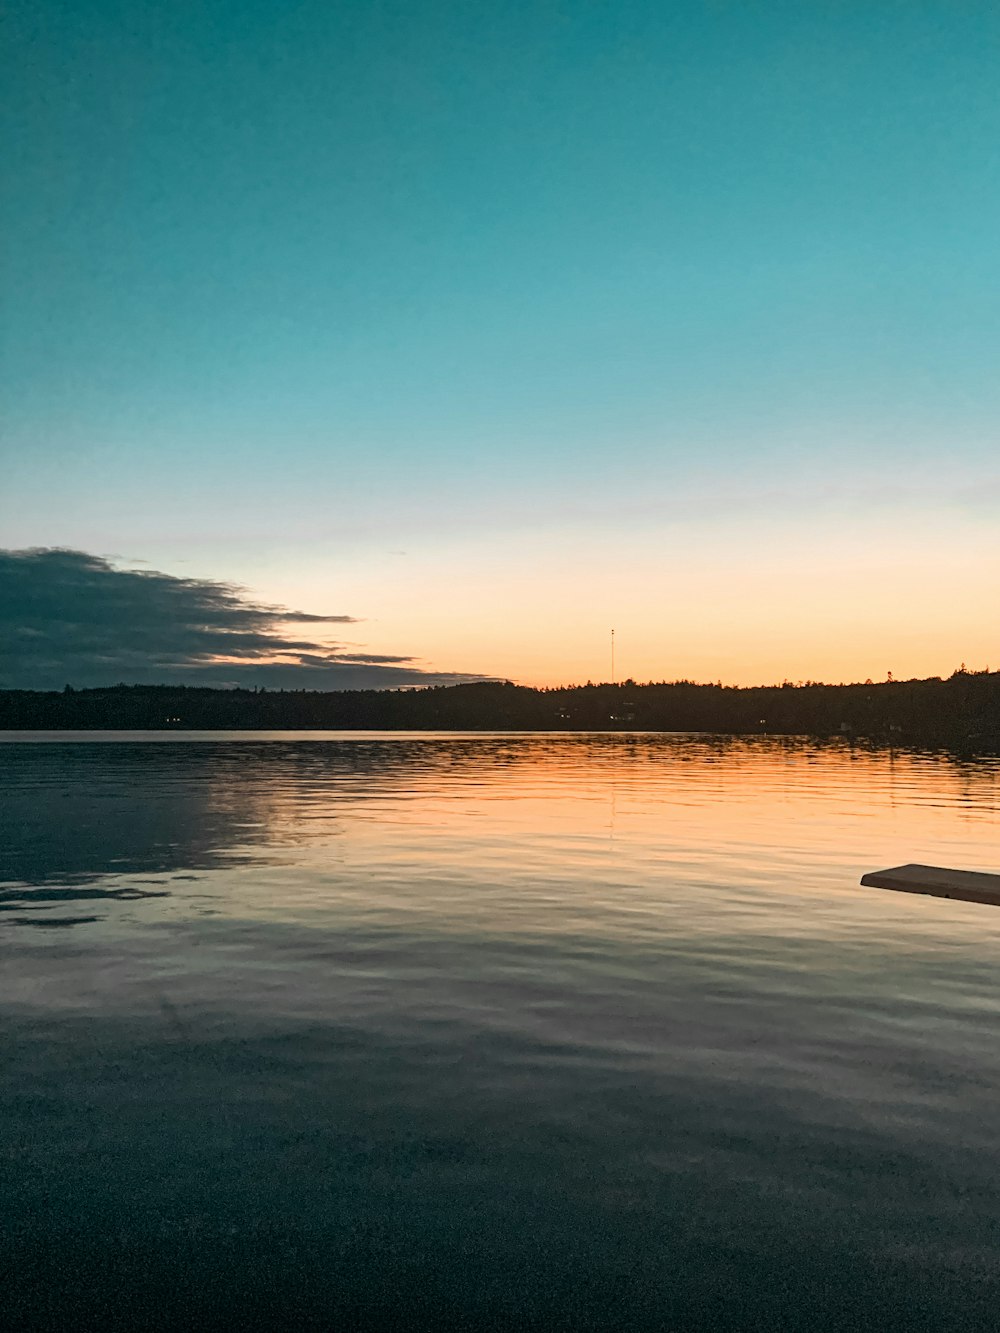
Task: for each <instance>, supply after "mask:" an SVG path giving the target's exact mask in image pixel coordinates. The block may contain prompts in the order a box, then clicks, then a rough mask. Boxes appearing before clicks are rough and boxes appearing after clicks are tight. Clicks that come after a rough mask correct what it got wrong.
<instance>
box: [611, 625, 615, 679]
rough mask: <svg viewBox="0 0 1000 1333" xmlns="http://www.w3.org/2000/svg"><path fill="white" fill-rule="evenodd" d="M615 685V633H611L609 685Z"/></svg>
mask: <svg viewBox="0 0 1000 1333" xmlns="http://www.w3.org/2000/svg"><path fill="white" fill-rule="evenodd" d="M614 683H615V632H614V630H612V631H611V684H612V685H613V684H614Z"/></svg>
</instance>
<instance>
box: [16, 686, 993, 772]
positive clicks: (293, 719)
mask: <svg viewBox="0 0 1000 1333" xmlns="http://www.w3.org/2000/svg"><path fill="white" fill-rule="evenodd" d="M0 727H2V728H5V729H12V730H13V729H92V728H104V729H155V730H163V729H173V730H187V729H194V730H202V729H205V730H215V729H223V730H231V729H239V730H260V729H281V730H283V729H288V730H300V729H316V730H324V729H350V730H366V729H372V730H409V729H413V730H515V731H517V730H543V731H606V730H650V731H704V732H715V733H720V734H734V735H748V734H773V735H807V736H849V737H857V738H865V739H870V740H872V741H877V742H883V743H884V742H892V743H898V744H907V745H920V746H931V747H934V746H944V747H950V748H960V749H972V750H982V751H989V752H998V751H1000V672H996V671H993V672H991V671H989V670H986V671H968V670H966V669H965V667H964V666H962V667H960V668H959V669H958V670H957V671H955V672H954V673H953V674H952V675H951V676H950V677H948V678H947V679H942V678H940V677H936V676H935V677H931V678H929V679H924V680H905V681H896V680H892V679H891V678H890V679H888V680H886V681H881V682H878V683H873V682H872V681H865V682H864V683H861V684H849V685H825V684H819V683H816V682H812V681H805V682H791V681H785V682H783V683H782V684H780V685H772V686H728V685H722V684H721V683H720V684H714V685H712V684H697V683H695V682H693V681H688V680H678V681H673V682H669V683H668V682H662V683H648V684H637V683H636V682H635V681H632V680H626V681H624V682H621V683H618V684H608V683H604V684H592V683H589V682H588V683H587V684H586V685H576V686H569V687H563V688H550V689H536V688H532V687H529V686H524V685H515V684H512V683H511V682H509V681H493V682H489V681H487V682H474V683H469V684H460V685H448V686H433V687H428V688H417V689H399V690H342V691H335V692H321V691H313V690H267V689H264V688H257V689H238V688H237V689H211V688H202V687H193V686H187V687H185V686H175V685H158V686H150V685H126V684H120V685H114V686H110V687H108V688H101V689H81V690H77V689H74V688H72V686H70V685H67V686H66V687H65V689H63V690H61V691H39V690H2V691H0Z"/></svg>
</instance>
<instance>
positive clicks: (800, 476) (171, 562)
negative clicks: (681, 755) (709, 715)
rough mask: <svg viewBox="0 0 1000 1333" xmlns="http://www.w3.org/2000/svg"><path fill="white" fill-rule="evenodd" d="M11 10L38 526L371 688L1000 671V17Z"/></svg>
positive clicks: (15, 523) (893, 7)
mask: <svg viewBox="0 0 1000 1333" xmlns="http://www.w3.org/2000/svg"><path fill="white" fill-rule="evenodd" d="M7 14H8V18H7V19H6V21H5V28H6V35H5V41H4V46H5V51H6V54H5V56H4V61H5V63H6V66H7V68H6V70H5V72H4V73H5V77H4V78H3V80H2V92H0V98H2V101H3V104H4V106H3V109H4V115H5V122H6V126H7V128H6V132H5V136H4V137H5V152H4V157H5V168H4V171H3V173H2V182H0V189H2V201H0V231H2V233H3V236H4V244H3V265H4V272H3V279H4V290H5V293H6V297H5V303H4V313H3V317H2V321H0V333H2V339H3V343H2V357H0V375H2V385H0V391H2V396H3V403H4V408H3V417H4V426H3V436H2V442H0V450H2V480H0V546H2V547H3V548H5V550H7V551H18V550H23V549H25V548H36V547H43V548H51V547H57V548H67V549H69V550H72V551H76V552H86V553H89V554H90V555H91V556H94V557H101V558H103V559H104V560H106V561H108V562H109V564H108V565H103V564H100V563H98V564H93V565H87V566H86V569H87V570H88V571H89V573H88V578H91V577H92V581H93V580H96V583H95V584H94V586H96V584H97V583H101V580H102V579H110V578H111V577H112V573H111V571H113V570H118V571H121V570H133V569H134V570H145V571H160V572H162V573H163V574H165V575H170V576H174V578H175V579H179V580H184V581H186V582H185V583H184V584H183V586H184V587H186V588H188V589H190V588H192V587H194V588H200V587H201V586H202V583H204V582H206V581H207V582H208V583H210V584H211V585H212V587H213V588H217V587H218V585H220V584H229V583H236V584H238V585H241V586H242V587H244V588H246V589H248V590H249V592H248V596H249V597H250V598H251V599H252V600H253V602H254V603H255V605H256V604H260V605H262V606H265V607H268V608H274V607H281V608H292V609H293V610H296V611H297V612H298V613H300V621H299V623H300V629H301V617H302V616H305V615H307V614H308V615H313V616H322V617H333V618H335V619H333V620H331V621H328V622H322V623H320V622H316V623H308V622H307V623H308V636H307V640H308V641H306V640H303V642H307V646H306V647H305V648H299V649H296V650H295V651H298V652H300V653H305V654H307V655H308V654H314V650H315V646H316V643H319V644H321V645H322V644H325V643H329V644H332V645H336V647H335V650H334V651H335V653H336V654H338V655H339V657H338V658H336V659H334V658H331V665H330V668H329V673H325V668H324V672H323V673H321V674H323V681H322V682H319V681H317V683H324V684H326V685H336V683H337V680H338V679H343V680H345V681H347V682H348V683H351V684H363V683H394V681H393V680H391V679H390V678H389V677H388V676H384V675H380V674H379V673H380V671H384V670H385V669H386V668H387V667H390V666H392V662H393V661H395V659H397V658H399V659H403V658H405V659H407V661H408V662H410V663H411V666H412V668H413V669H418V670H427V671H429V672H431V673H432V675H433V677H434V678H437V677H438V676H440V678H449V677H450V676H451V674H452V673H470V674H474V675H477V674H481V675H489V676H494V675H499V676H505V677H510V678H512V679H515V680H518V681H520V682H523V683H525V684H556V683H570V682H574V681H582V680H586V679H588V678H591V679H595V680H597V679H606V678H607V677H608V675H609V670H610V664H609V654H608V646H609V635H610V629H611V627H612V626H614V628H615V630H616V640H617V657H618V674H619V676H626V675H630V676H633V677H635V678H636V679H643V680H644V679H674V678H677V677H693V678H696V679H703V680H715V679H722V680H723V681H725V682H727V683H744V684H752V683H758V682H769V681H773V680H780V679H782V678H786V677H787V678H790V679H793V680H794V679H805V678H814V679H823V680H831V681H836V680H857V679H864V678H866V677H869V676H870V677H873V678H876V679H877V678H884V677H885V675H886V672H887V671H892V673H893V674H894V675H895V676H896V677H903V676H914V675H931V674H935V675H936V674H943V675H947V674H949V673H950V672H951V671H952V670H953V669H954V668H955V667H956V666H958V664H959V662H960V661H962V660H964V661H966V662H967V663H968V664H969V666H970V667H976V668H981V667H983V666H986V665H991V666H993V667H994V668H996V667H998V666H1000V643H998V641H997V639H996V634H995V600H996V588H997V584H998V579H1000V555H998V542H997V520H998V516H1000V447H998V446H1000V441H998V430H997V423H998V421H1000V300H998V291H1000V247H998V244H997V238H998V236H1000V149H998V144H1000V97H998V95H997V72H998V70H1000V7H998V6H997V5H996V4H994V3H987V2H985V0H984V2H983V3H973V2H970V3H961V2H956V0H948V2H947V3H933V4H931V3H920V0H899V2H896V0H886V2H885V3H881V2H879V0H874V2H872V0H868V2H867V3H849V2H847V0H842V2H840V3H835V2H834V0H829V2H828V3H815V4H813V3H802V0H795V2H794V3H778V2H776V0H769V2H768V3H758V4H755V3H752V2H751V3H739V4H737V3H725V2H724V0H717V2H714V3H713V2H711V0H705V2H704V3H693V2H687V0H680V2H679V3H664V0H617V2H616V3H586V2H584V0H579V2H575V0H562V2H561V3H555V2H554V0H530V3H527V2H525V3H521V2H520V0H506V2H505V3H503V4H497V5H484V4H470V3H457V2H453V3H436V2H435V0H413V2H412V3H393V2H392V0H385V2H384V3H383V2H381V0H367V2H366V3H360V2H355V0H339V2H338V3H330V0H323V2H322V3H320V0H304V2H303V3H298V4H279V3H269V4H265V3H259V2H255V0H241V3H240V4H235V3H220V2H219V0H199V3H197V4H195V3H188V2H187V0H177V2H176V3H170V4H165V5H159V6H154V5H145V6H135V5H125V4H118V3H112V2H111V0H89V2H88V0H82V2H81V0H74V2H73V3H68V0H67V2H66V3H61V4H60V3H55V2H54V0H30V2H29V0H11V3H10V5H9V6H8V8H7ZM29 567H30V568H31V569H34V568H35V565H33V564H32V562H31V561H20V562H19V561H17V560H11V561H8V562H7V564H6V565H4V566H3V569H4V571H5V574H4V577H5V579H6V580H7V581H8V588H9V589H10V588H13V587H14V585H15V583H16V582H17V580H18V579H20V578H21V577H22V576H23V574H24V571H26V570H28V569H29ZM79 567H80V568H83V567H84V566H82V565H81V566H79ZM39 568H40V567H39ZM66 568H69V565H68V564H65V563H64V564H58V563H51V562H50V564H48V565H46V566H45V571H47V572H46V573H45V577H46V578H49V577H50V575H52V576H53V577H54V576H55V575H56V574H58V576H59V577H60V578H61V577H63V575H62V573H60V572H59V571H64V570H65V569H66ZM73 568H74V569H76V568H77V566H73ZM53 571H54V572H55V573H53ZM25 586H27V585H25ZM33 586H34V585H33ZM101 586H102V587H103V586H104V585H103V584H101ZM115 586H122V587H124V586H126V585H125V584H121V585H117V584H116V585H115ZM128 586H129V587H135V586H140V585H133V584H129V585H128ZM141 586H143V587H144V586H147V585H141ZM150 586H151V585H150ZM157 586H162V587H164V588H170V587H178V588H179V587H181V586H182V585H181V584H176V585H174V584H169V582H167V583H162V584H158V585H157ZM66 587H67V589H68V588H69V584H68V583H67V584H66ZM15 591H16V590H15ZM47 595H48V594H47ZM52 595H53V597H55V595H56V594H55V593H53V594H52ZM67 595H69V594H67ZM95 595H96V594H95ZM171 595H172V594H171ZM199 595H200V594H199ZM213 595H214V594H213ZM18 596H19V594H18V595H14V594H13V593H12V594H11V595H10V596H9V597H8V602H7V605H8V610H7V611H6V612H5V613H4V614H5V615H6V616H7V626H6V627H7V630H8V632H9V634H8V637H9V635H10V634H11V633H13V635H14V638H15V639H16V636H17V633H18V632H20V633H21V636H22V639H23V641H24V642H27V641H28V639H29V638H32V637H37V634H38V633H39V632H40V631H39V630H38V624H39V623H40V622H39V621H38V616H40V615H41V614H42V612H40V611H38V610H37V606H36V608H35V609H34V610H32V611H31V613H30V614H31V616H33V617H35V619H33V620H30V623H29V619H24V618H23V617H24V616H25V615H27V613H26V612H23V609H22V608H23V606H25V605H27V601H26V600H25V599H24V598H22V599H21V600H20V601H19V600H18ZM102 596H103V594H102ZM29 600H30V599H29ZM32 605H33V606H34V605H35V604H34V603H32ZM46 605H48V603H46ZM227 605H228V604H227ZM52 606H53V607H54V606H55V602H52ZM10 608H14V609H10ZM230 609H231V608H230ZM45 614H49V613H48V612H46V613H45ZM51 614H52V616H53V618H54V619H53V623H55V621H56V620H58V615H57V613H56V611H55V610H53V611H52V612H51ZM226 614H229V610H227V611H226ZM254 614H257V613H256V612H255V613H254ZM267 614H268V615H270V614H271V612H267ZM18 616H21V617H22V619H18ZM344 617H349V618H350V619H349V620H347V619H343V618H344ZM86 618H87V617H86V616H85V615H84V612H83V611H82V610H81V611H80V612H79V619H80V620H81V621H83V620H85V619H86ZM265 619H266V616H265ZM293 619H294V617H293ZM64 620H65V617H64ZM260 623H261V624H263V623H264V622H263V621H261V622H260ZM269 623H270V622H268V624H269ZM0 628H3V626H0ZM258 628H259V627H258ZM265 628H266V626H265ZM120 629H121V633H123V634H124V633H126V632H127V625H126V624H125V623H124V622H122V625H121V627H120ZM253 632H254V633H257V632H258V629H254V631H253ZM268 632H269V631H268ZM10 641H14V640H13V639H11V640H10ZM18 641H20V640H18ZM296 642H298V640H296ZM95 651H96V650H95ZM150 651H151V652H152V651H153V649H152V648H151V649H150ZM156 651H160V649H156ZM177 651H181V649H178V650H177ZM390 659H392V660H391V661H390ZM95 660H96V659H95ZM160 660H161V659H159V658H156V659H155V660H154V659H152V658H151V659H150V660H149V662H148V663H147V664H146V665H147V667H148V669H149V671H152V674H153V676H155V675H156V671H157V669H158V667H159V663H160ZM162 660H163V661H166V660H167V659H166V658H164V659H162ZM24 662H27V658H25V659H24ZM338 663H339V665H338ZM58 665H59V667H60V668H61V667H62V665H63V661H62V659H60V661H59V664H58ZM71 666H72V661H71V660H70V658H68V657H67V658H66V669H67V670H69V669H70V668H71ZM348 668H349V669H350V670H351V671H352V672H353V673H354V674H353V675H351V676H350V677H349V679H348V677H346V676H344V677H338V676H337V672H338V671H345V670H347V669H348ZM26 669H27V668H26V667H24V664H23V663H22V667H21V668H19V667H18V664H17V662H15V663H14V666H13V667H12V668H11V669H10V675H9V679H8V680H6V681H4V680H0V684H3V683H11V682H12V681H13V680H14V678H15V677H18V681H19V683H26V682H25V681H24V679H23V678H22V677H23V670H26ZM410 669H411V667H410V666H408V667H407V670H410ZM19 670H21V671H22V676H18V671H19ZM53 670H55V667H53ZM144 670H146V668H144ZM366 672H367V673H368V674H366ZM324 673H325V674H324ZM146 674H148V671H147V673H146ZM238 674H239V673H237V675H238ZM114 678H115V679H117V678H118V676H117V675H116V676H115V677H114ZM400 679H401V678H400ZM414 679H419V677H417V676H414Z"/></svg>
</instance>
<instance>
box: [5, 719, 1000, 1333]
mask: <svg viewBox="0 0 1000 1333" xmlns="http://www.w3.org/2000/svg"><path fill="white" fill-rule="evenodd" d="M29 742H31V743H29ZM0 784H2V786H0V791H2V819H3V828H2V833H3V837H2V844H0V1021H2V1033H3V1042H2V1051H3V1069H4V1075H3V1080H2V1083H0V1127H2V1140H0V1256H2V1261H3V1264H4V1267H5V1269H6V1271H7V1276H6V1279H5V1282H4V1286H3V1288H2V1291H0V1303H2V1305H0V1309H3V1317H0V1324H3V1326H4V1327H5V1328H15V1327H29V1326H30V1327H33V1328H53V1329H55V1328H58V1329H77V1328H80V1329H82V1328H102V1327H103V1328H108V1327H129V1328H142V1329H148V1328H161V1327H162V1328H189V1327H190V1328H205V1327H232V1328H241V1327H243V1328H247V1327H249V1328H253V1327H262V1326H263V1327H276V1328H289V1329H295V1328H317V1329H332V1330H334V1329H335V1330H347V1329H359V1330H360V1329H365V1330H369V1329H370V1330H383V1331H385V1333H391V1330H395V1329H401V1330H411V1329H412V1330H417V1329H427V1330H451V1329H455V1330H459V1329H461V1330H479V1329H508V1328H509V1329H518V1330H534V1329H538V1330H543V1329H544V1330H549V1329H566V1330H591V1329H594V1330H598V1329H600V1330H613V1329H637V1330H646V1329H676V1330H683V1331H684V1333H697V1331H698V1330H703V1329H704V1330H730V1329H765V1330H777V1329H787V1330H798V1331H802V1330H809V1331H810V1333H812V1331H814V1330H846V1329H851V1330H855V1329H900V1330H924V1329H926V1330H934V1331H935V1333H942V1330H949V1329H955V1330H968V1329H989V1328H994V1327H996V1324H997V1318H998V1316H997V1310H998V1309H1000V1134H998V1115H997V1111H998V1108H1000V909H998V908H990V907H984V906H978V905H973V904H963V903H957V902H949V901H942V900H937V899H930V898H921V897H914V896H909V895H901V894H893V893H888V892H884V891H880V890H875V889H862V888H860V887H859V885H858V879H859V877H860V876H861V874H862V873H863V872H864V871H866V870H874V869H879V868H882V867H885V866H890V865H896V864H899V863H901V862H906V861H924V862H929V863H931V864H939V865H947V866H956V867H964V868H968V869H979V870H995V869H1000V837H998V834H1000V815H998V796H1000V762H998V761H997V760H981V761H969V760H958V759H952V758H948V757H944V756H934V755H920V754H903V753H892V752H889V751H879V750H867V749H861V748H851V747H850V746H849V745H848V744H846V743H843V744H841V743H831V744H821V743H815V742H807V741H803V740H792V739H787V738H785V739H772V738H753V739H727V738H720V737H704V736H677V735H666V736H664V735H628V734H613V735H611V734H608V735H594V734H591V735H582V734H577V735H573V734H569V735H567V734H559V735H524V734H503V735H499V734H475V735H466V734H461V735H459V734H448V735H444V734H407V733H395V734H373V733H359V734H356V735H344V734H337V733H302V732H297V733H283V734H269V733H214V734H201V735H197V734H189V735H185V734H177V733H165V734H162V735H159V734H155V733H150V734H142V733H135V734H128V733H125V734H123V733H117V734H101V733H87V734H84V735H82V736H68V735H59V734H39V735H37V736H35V737H33V738H32V737H23V736H21V737H19V736H16V735H13V734H9V733H8V734H6V735H0Z"/></svg>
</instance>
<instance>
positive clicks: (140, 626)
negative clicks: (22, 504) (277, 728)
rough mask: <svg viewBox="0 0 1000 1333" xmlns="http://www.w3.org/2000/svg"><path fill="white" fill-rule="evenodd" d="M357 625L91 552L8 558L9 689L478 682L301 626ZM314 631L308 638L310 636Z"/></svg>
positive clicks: (5, 632) (3, 627)
mask: <svg viewBox="0 0 1000 1333" xmlns="http://www.w3.org/2000/svg"><path fill="white" fill-rule="evenodd" d="M354 623H357V622H356V621H355V618H354V617H353V616H347V615H315V614H312V613H309V612H305V611H295V610H291V609H290V608H288V607H284V606H271V605H267V604H265V603H261V602H257V601H254V600H253V598H252V597H250V596H249V595H248V594H247V593H246V592H245V590H243V589H242V588H239V587H237V586H235V585H233V584H229V583H217V582H214V581H212V580H210V579H190V578H176V577H174V576H173V575H171V574H163V573H160V572H158V571H155V570H146V569H143V570H134V569H119V568H117V567H116V566H115V565H113V564H112V563H111V562H110V561H109V560H106V559H104V558H103V557H101V556H96V555H90V554H88V553H87V552H85V551H72V550H63V549H59V548H35V549H31V550H25V551H9V550H8V551H5V550H0V686H3V687H6V688H18V689H53V688H59V687H60V686H62V685H63V684H67V683H68V684H72V685H75V686H80V687H85V686H90V685H110V684H115V683H117V682H118V681H127V682H128V683H136V684H146V683H163V684H172V683H177V684H189V685H236V684H239V685H246V686H252V685H267V686H268V687H270V688H286V689H372V688H375V689H377V688H379V687H382V688H394V687H398V686H402V685H431V684H444V683H451V682H456V681H459V680H469V679H473V677H469V676H461V675H457V674H453V673H444V674H442V673H439V672H429V671H423V670H421V669H420V667H419V665H417V664H415V662H414V659H413V658H412V657H409V656H403V655H395V654H384V653H372V654H366V653H364V652H363V651H359V650H358V647H357V645H356V644H351V645H350V647H349V648H346V647H345V646H339V645H337V644H331V643H322V642H319V641H318V640H317V639H314V638H311V637H309V638H306V637H302V635H301V629H300V630H299V632H298V633H296V632H295V628H294V627H296V626H299V627H305V626H307V625H308V626H312V625H345V624H354ZM307 633H308V631H307Z"/></svg>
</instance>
